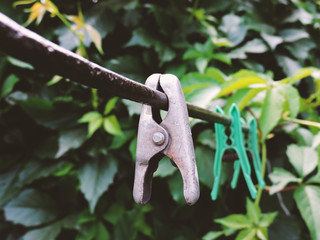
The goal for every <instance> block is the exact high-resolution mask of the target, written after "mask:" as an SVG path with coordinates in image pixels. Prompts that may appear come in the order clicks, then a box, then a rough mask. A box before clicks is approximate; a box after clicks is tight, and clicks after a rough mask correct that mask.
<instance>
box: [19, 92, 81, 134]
mask: <svg viewBox="0 0 320 240" xmlns="http://www.w3.org/2000/svg"><path fill="white" fill-rule="evenodd" d="M17 103H18V104H19V105H20V106H21V107H22V109H23V110H24V111H25V113H26V114H27V115H28V116H29V117H30V118H31V119H33V120H34V121H35V122H37V123H38V124H40V125H42V126H45V127H48V128H51V129H58V128H67V127H71V126H74V125H75V124H76V121H77V120H78V118H79V109H80V108H79V107H78V105H77V103H75V102H74V101H72V98H71V99H63V100H61V101H56V102H51V101H47V100H45V99H42V98H29V99H26V100H25V101H17Z"/></svg>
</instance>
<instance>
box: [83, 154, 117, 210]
mask: <svg viewBox="0 0 320 240" xmlns="http://www.w3.org/2000/svg"><path fill="white" fill-rule="evenodd" d="M117 170H118V166H117V162H116V159H114V158H113V157H111V156H109V157H108V158H107V159H95V160H90V161H87V162H86V163H85V164H84V165H83V167H82V168H81V169H80V170H79V173H78V178H79V180H80V189H81V192H83V194H84V196H85V198H86V199H87V200H88V202H89V207H90V211H91V212H94V209H95V206H96V204H97V202H98V200H99V198H100V197H101V195H102V194H103V193H104V192H106V191H107V190H108V188H109V186H110V184H111V183H113V178H114V176H115V174H116V173H117Z"/></svg>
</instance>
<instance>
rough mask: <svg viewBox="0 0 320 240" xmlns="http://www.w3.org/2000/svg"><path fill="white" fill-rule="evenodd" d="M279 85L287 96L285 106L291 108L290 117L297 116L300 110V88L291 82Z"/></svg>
mask: <svg viewBox="0 0 320 240" xmlns="http://www.w3.org/2000/svg"><path fill="white" fill-rule="evenodd" d="M279 87H280V88H281V90H282V91H283V93H284V95H285V97H286V102H285V108H286V109H288V110H289V112H290V117H292V118H295V117H296V116H297V115H298V113H299V110H300V95H299V92H298V90H297V89H296V88H295V87H293V86H292V85H291V84H284V85H280V86H279Z"/></svg>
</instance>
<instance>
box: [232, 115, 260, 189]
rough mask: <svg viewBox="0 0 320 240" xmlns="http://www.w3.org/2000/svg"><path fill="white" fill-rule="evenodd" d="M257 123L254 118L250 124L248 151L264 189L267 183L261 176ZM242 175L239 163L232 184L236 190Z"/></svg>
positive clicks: (235, 168) (235, 164) (235, 166)
mask: <svg viewBox="0 0 320 240" xmlns="http://www.w3.org/2000/svg"><path fill="white" fill-rule="evenodd" d="M257 131H258V128H257V122H256V120H255V119H254V118H252V119H251V120H250V122H249V134H248V139H247V141H246V142H247V146H246V151H247V152H250V153H251V156H252V161H253V167H254V171H255V173H256V177H257V180H258V183H259V185H260V187H261V188H262V189H264V187H265V185H266V184H265V182H264V180H263V177H262V175H261V160H260V156H259V151H258V141H257ZM239 173H240V164H239V163H238V161H235V163H234V174H233V178H232V182H231V186H232V188H235V187H236V185H237V182H238V177H239Z"/></svg>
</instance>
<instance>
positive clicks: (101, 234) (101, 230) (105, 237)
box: [95, 221, 110, 240]
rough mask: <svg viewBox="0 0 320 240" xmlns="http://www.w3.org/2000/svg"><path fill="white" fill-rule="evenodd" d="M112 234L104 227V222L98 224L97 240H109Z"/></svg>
mask: <svg viewBox="0 0 320 240" xmlns="http://www.w3.org/2000/svg"><path fill="white" fill-rule="evenodd" d="M109 239H110V234H109V232H108V230H107V228H106V227H105V226H104V224H103V223H102V222H100V221H99V222H97V223H96V236H95V240H109Z"/></svg>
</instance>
